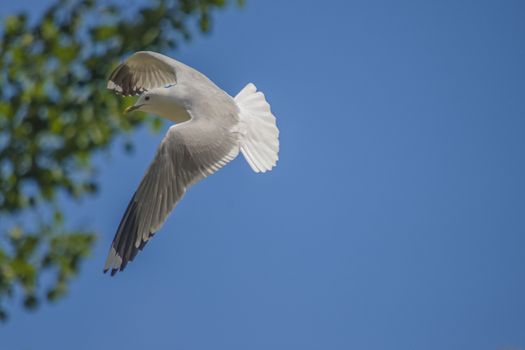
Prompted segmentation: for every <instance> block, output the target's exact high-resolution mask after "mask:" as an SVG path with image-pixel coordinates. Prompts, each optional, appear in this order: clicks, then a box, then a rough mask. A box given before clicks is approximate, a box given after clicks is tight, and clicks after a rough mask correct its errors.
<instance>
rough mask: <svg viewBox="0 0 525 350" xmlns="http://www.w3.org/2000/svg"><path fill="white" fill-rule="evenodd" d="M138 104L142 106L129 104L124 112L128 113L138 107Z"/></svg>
mask: <svg viewBox="0 0 525 350" xmlns="http://www.w3.org/2000/svg"><path fill="white" fill-rule="evenodd" d="M140 106H142V105H134V106H129V107H128V108H126V109H125V110H124V114H127V113H129V112H133V111H134V110H136V109H139V108H140Z"/></svg>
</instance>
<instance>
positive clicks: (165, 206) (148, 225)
mask: <svg viewBox="0 0 525 350" xmlns="http://www.w3.org/2000/svg"><path fill="white" fill-rule="evenodd" d="M223 124H227V123H223ZM238 153H239V144H238V140H237V135H236V133H235V132H232V131H231V130H230V128H229V127H228V125H221V124H220V123H213V122H210V121H209V120H208V119H200V120H199V119H198V118H197V119H195V118H194V119H191V120H190V121H188V122H185V123H182V124H177V125H175V126H172V127H171V128H170V129H169V130H168V133H167V134H166V136H165V137H164V139H163V140H162V142H161V144H160V146H159V148H158V150H157V154H156V155H155V159H154V160H153V163H152V164H151V165H150V167H149V169H148V171H147V172H146V175H145V176H144V178H143V179H142V181H141V182H140V185H139V187H138V189H137V191H136V192H135V194H134V195H133V198H132V199H131V201H130V203H129V205H128V208H127V209H126V212H125V213H124V216H123V218H122V220H121V222H120V225H119V227H118V229H117V233H116V234H115V238H114V239H113V243H112V244H111V249H110V252H109V255H108V258H107V260H106V265H105V267H104V272H106V271H108V270H109V269H111V275H114V274H115V273H116V272H117V271H119V270H120V271H122V270H123V269H124V268H125V267H126V265H127V264H128V262H130V261H132V260H133V259H134V258H135V256H136V255H137V253H138V252H139V250H142V248H144V246H145V244H146V243H147V242H148V240H149V239H150V238H151V237H152V236H153V234H154V233H155V231H157V230H158V229H159V228H160V227H161V226H162V224H163V223H164V221H165V220H166V218H167V216H168V215H169V213H170V212H171V210H172V209H173V208H174V207H175V205H176V204H177V202H178V201H179V200H180V199H181V198H182V196H183V195H184V193H185V192H186V189H187V188H188V187H189V186H190V185H192V184H194V183H196V182H197V181H199V180H200V179H202V178H204V177H206V176H208V175H210V174H212V173H214V172H215V171H217V170H218V169H220V168H221V167H222V166H224V165H225V164H226V163H228V162H229V161H231V160H232V159H234V158H235V157H236V156H237V154H238Z"/></svg>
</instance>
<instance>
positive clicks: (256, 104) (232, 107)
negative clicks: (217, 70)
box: [104, 51, 279, 274]
mask: <svg viewBox="0 0 525 350" xmlns="http://www.w3.org/2000/svg"><path fill="white" fill-rule="evenodd" d="M108 88H109V89H111V90H115V91H116V92H118V93H121V94H123V95H138V94H140V96H139V98H138V100H137V101H136V103H135V105H134V106H132V107H129V108H128V110H129V111H132V110H141V111H145V112H148V113H152V114H156V115H158V116H160V117H163V118H166V119H168V120H171V121H173V122H175V123H177V124H176V125H174V126H171V127H170V128H169V130H168V132H167V134H166V136H165V137H164V139H163V140H162V142H161V144H160V146H159V148H158V150H157V154H156V155H155V159H154V160H153V162H152V164H151V165H150V167H149V168H148V170H147V172H146V174H145V176H144V178H143V179H142V181H141V183H140V185H139V188H138V189H137V191H136V192H135V194H134V195H133V198H132V199H131V201H130V203H129V205H128V208H127V209H126V212H125V213H124V216H123V218H122V220H121V222H120V225H119V227H118V229H117V233H116V234H115V238H114V240H113V243H112V245H111V249H110V252H109V255H108V259H107V261H106V265H105V268H104V270H105V271H107V270H109V269H111V272H112V274H114V273H116V272H117V271H119V270H120V271H121V270H123V269H124V268H125V267H126V265H127V263H128V262H129V261H131V260H133V259H134V257H135V255H136V254H137V253H138V251H140V250H142V248H143V247H144V245H145V244H146V243H147V241H148V240H149V239H150V238H151V236H152V235H153V234H154V233H155V232H156V231H157V230H158V229H159V228H160V227H161V226H162V224H163V223H164V221H165V220H166V218H167V216H168V215H169V213H170V212H171V210H172V209H173V208H174V206H175V205H176V203H177V202H178V201H179V200H180V199H181V198H182V196H183V195H184V193H185V192H186V189H187V188H188V187H189V186H191V185H192V184H194V183H196V182H197V181H199V180H201V179H202V178H204V177H206V176H208V175H210V174H212V173H214V172H215V171H217V170H218V169H220V168H221V167H222V166H224V165H226V164H227V163H228V162H229V161H231V160H232V159H234V158H235V157H236V156H237V155H238V154H239V152H242V153H243V155H244V156H245V158H246V160H247V161H248V163H249V165H250V166H251V168H252V169H253V170H254V171H255V172H265V171H267V170H270V169H271V168H273V167H274V166H275V164H276V162H277V157H278V151H279V140H278V135H279V131H278V129H277V127H276V125H275V117H274V116H273V115H272V113H271V111H270V107H269V105H268V103H267V102H266V100H265V98H264V95H263V94H262V93H261V92H257V89H256V88H255V86H254V85H253V84H248V85H247V86H246V87H245V88H244V89H243V90H241V92H239V94H238V95H237V96H235V97H231V96H230V95H228V94H227V93H226V92H224V91H223V90H222V89H220V88H219V87H218V86H217V85H215V84H214V83H213V82H212V81H211V80H210V79H208V78H207V77H206V76H205V75H203V74H202V73H200V72H198V71H197V70H195V69H193V68H191V67H189V66H187V65H185V64H183V63H181V62H178V61H176V60H174V59H172V58H169V57H167V56H164V55H161V54H158V53H155V52H145V51H141V52H137V53H135V54H134V55H132V56H131V57H130V58H128V59H127V60H126V61H125V62H124V63H122V64H121V65H119V66H118V67H117V68H116V69H115V70H114V71H113V73H112V74H111V76H110V78H109V82H108Z"/></svg>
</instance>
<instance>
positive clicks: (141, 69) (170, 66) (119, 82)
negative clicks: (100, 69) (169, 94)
mask: <svg viewBox="0 0 525 350" xmlns="http://www.w3.org/2000/svg"><path fill="white" fill-rule="evenodd" d="M176 83H177V72H176V70H175V61H174V60H173V59H171V58H169V57H167V56H164V55H162V54H160V53H156V52H151V51H139V52H136V53H134V54H133V55H131V56H130V57H129V58H128V59H127V60H126V61H124V62H123V63H121V64H120V65H118V66H117V68H115V69H114V70H113V72H112V73H111V75H110V76H109V81H108V85H107V88H108V89H110V90H113V91H116V92H117V93H119V94H122V95H124V96H129V95H138V94H141V93H142V92H144V91H146V90H150V89H153V88H156V87H161V86H165V85H169V84H176Z"/></svg>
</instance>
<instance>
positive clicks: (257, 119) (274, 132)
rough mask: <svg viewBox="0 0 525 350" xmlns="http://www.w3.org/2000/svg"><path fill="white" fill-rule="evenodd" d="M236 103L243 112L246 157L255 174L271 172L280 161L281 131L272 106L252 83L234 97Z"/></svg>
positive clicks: (243, 140) (243, 147)
mask: <svg viewBox="0 0 525 350" xmlns="http://www.w3.org/2000/svg"><path fill="white" fill-rule="evenodd" d="M235 102H236V103H237V106H238V107H239V110H240V119H241V125H242V134H243V136H242V138H241V152H242V154H243V155H244V158H246V161H247V162H248V164H249V165H250V167H251V168H252V170H253V171H255V172H256V173H258V172H263V173H264V172H266V171H268V170H271V169H272V168H273V167H274V166H275V165H276V164H277V159H278V158H279V156H278V153H279V129H277V126H276V124H275V117H274V116H273V114H272V112H271V111H270V105H269V104H268V102H266V99H265V98H264V94H263V93H262V92H260V91H257V88H256V87H255V85H253V84H252V83H249V84H248V85H246V86H245V87H244V89H242V90H241V91H240V92H239V93H238V94H237V96H235Z"/></svg>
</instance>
